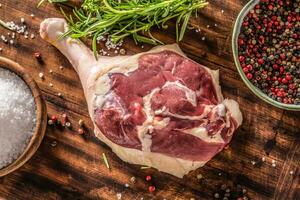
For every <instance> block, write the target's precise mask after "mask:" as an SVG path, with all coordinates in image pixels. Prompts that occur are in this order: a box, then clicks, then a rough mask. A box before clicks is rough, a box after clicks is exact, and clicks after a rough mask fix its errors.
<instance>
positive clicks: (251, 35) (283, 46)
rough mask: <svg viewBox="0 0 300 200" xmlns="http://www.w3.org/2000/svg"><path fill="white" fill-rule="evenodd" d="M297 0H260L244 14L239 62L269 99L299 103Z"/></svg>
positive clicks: (299, 63) (299, 41) (246, 73)
mask: <svg viewBox="0 0 300 200" xmlns="http://www.w3.org/2000/svg"><path fill="white" fill-rule="evenodd" d="M299 2H300V0H294V1H292V0H276V1H275V0H261V1H260V2H259V3H258V4H257V5H256V6H255V7H254V8H253V9H252V10H250V11H249V13H248V14H247V16H245V18H244V21H243V23H242V27H241V32H240V35H239V38H238V49H239V57H238V59H239V61H240V64H241V66H242V69H243V72H244V73H245V75H246V77H247V79H248V80H250V81H251V82H252V83H253V85H254V86H256V87H258V88H259V89H260V90H261V91H262V92H264V93H266V94H267V95H268V96H269V97H270V98H272V99H274V100H276V101H279V102H282V103H285V104H296V105H300V40H299V33H300V12H299Z"/></svg>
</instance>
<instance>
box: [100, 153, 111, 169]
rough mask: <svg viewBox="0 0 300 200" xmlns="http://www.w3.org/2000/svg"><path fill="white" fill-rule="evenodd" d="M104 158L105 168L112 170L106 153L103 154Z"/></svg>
mask: <svg viewBox="0 0 300 200" xmlns="http://www.w3.org/2000/svg"><path fill="white" fill-rule="evenodd" d="M102 157H103V161H104V164H105V166H106V167H107V169H110V167H109V164H108V160H107V157H106V155H105V153H102Z"/></svg>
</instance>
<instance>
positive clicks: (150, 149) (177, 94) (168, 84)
mask: <svg viewBox="0 0 300 200" xmlns="http://www.w3.org/2000/svg"><path fill="white" fill-rule="evenodd" d="M67 30H68V28H67V24H66V22H65V21H64V20H63V19H58V18H52V19H46V20H45V21H44V22H42V24H41V30H40V33H41V36H42V38H44V39H45V40H46V41H48V42H50V43H51V44H53V45H54V46H55V47H57V48H58V49H59V50H60V51H61V52H62V53H63V54H64V55H65V56H66V57H67V58H68V59H69V61H70V62H71V64H72V65H73V67H74V68H75V70H76V71H77V73H78V74H79V77H80V79H81V82H82V84H83V88H84V92H85V96H86V99H87V103H88V107H89V113H90V116H91V118H92V120H93V122H94V126H95V135H96V136H97V137H98V138H99V139H100V140H102V141H103V142H104V143H106V144H107V145H109V146H110V147H111V148H112V150H113V151H114V152H115V153H116V154H117V155H118V156H119V157H120V158H121V159H122V160H124V161H126V162H129V163H133V164H140V165H146V166H150V167H154V168H156V169H158V170H160V171H163V172H166V173H169V174H172V175H175V176H177V177H183V176H184V175H185V174H187V173H188V172H189V171H191V170H194V169H196V168H198V167H200V166H203V165H204V164H205V163H206V162H207V161H209V160H210V159H211V158H212V157H213V156H214V155H216V154H217V153H218V152H220V151H221V150H222V149H223V148H224V147H225V146H226V145H227V144H228V143H229V142H230V140H231V138H232V135H233V133H234V131H235V130H236V129H237V127H238V126H239V125H241V123H242V115H241V112H240V110H239V106H238V104H237V103H236V102H235V101H233V100H229V99H225V100H224V99H223V96H222V94H221V89H220V87H219V72H218V71H213V70H210V69H208V68H206V67H204V66H202V65H200V64H198V63H196V62H194V61H192V60H190V59H188V58H187V57H186V56H185V55H184V54H183V53H182V51H181V50H180V48H179V47H178V46H177V45H176V44H174V45H165V46H159V47H155V48H153V49H152V50H150V51H148V52H145V53H140V54H136V55H132V56H115V57H105V56H100V57H99V59H98V60H96V59H95V58H94V56H93V54H92V52H91V51H90V49H88V48H87V47H86V46H85V45H84V44H83V43H82V42H81V41H78V40H74V39H71V38H64V39H59V36H60V35H61V34H62V33H64V32H66V31H67Z"/></svg>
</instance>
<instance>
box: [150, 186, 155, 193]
mask: <svg viewBox="0 0 300 200" xmlns="http://www.w3.org/2000/svg"><path fill="white" fill-rule="evenodd" d="M148 190H149V192H151V193H152V192H154V191H155V186H153V185H151V186H149V188H148Z"/></svg>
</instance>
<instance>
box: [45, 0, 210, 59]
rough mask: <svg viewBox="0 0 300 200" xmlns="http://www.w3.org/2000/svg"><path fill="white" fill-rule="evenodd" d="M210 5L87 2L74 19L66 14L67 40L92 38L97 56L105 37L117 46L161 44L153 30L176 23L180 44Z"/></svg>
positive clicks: (181, 0)
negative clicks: (99, 41)
mask: <svg viewBox="0 0 300 200" xmlns="http://www.w3.org/2000/svg"><path fill="white" fill-rule="evenodd" d="M42 1H44V0H42ZM48 1H49V2H52V3H54V2H55V1H56V2H57V1H64V0H48ZM64 2H65V1H64ZM207 4H208V3H207V2H206V0H84V1H83V4H82V6H81V7H80V8H74V9H73V13H72V15H70V16H67V15H66V14H65V13H64V12H63V14H64V15H65V18H66V20H67V21H68V23H69V28H70V30H69V31H68V32H67V33H66V34H64V36H71V37H72V38H75V39H78V38H92V39H93V42H92V49H93V51H94V53H95V55H96V54H97V47H96V46H97V45H96V44H97V42H96V40H97V38H99V37H100V36H103V35H109V37H111V40H112V41H113V42H114V43H118V42H121V41H123V40H124V39H125V38H126V37H128V36H132V37H133V39H134V41H135V42H136V43H139V42H143V43H149V44H154V45H156V44H159V43H162V42H161V41H159V40H158V39H157V38H155V37H154V36H153V35H152V34H151V29H152V28H153V27H158V28H159V29H160V30H165V29H167V28H168V26H167V25H166V22H168V21H169V20H171V19H176V40H177V42H179V41H181V40H182V39H183V37H184V34H185V31H186V28H187V25H188V21H189V19H190V16H191V15H192V13H194V12H197V10H198V9H200V8H203V7H204V6H206V5H207Z"/></svg>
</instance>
